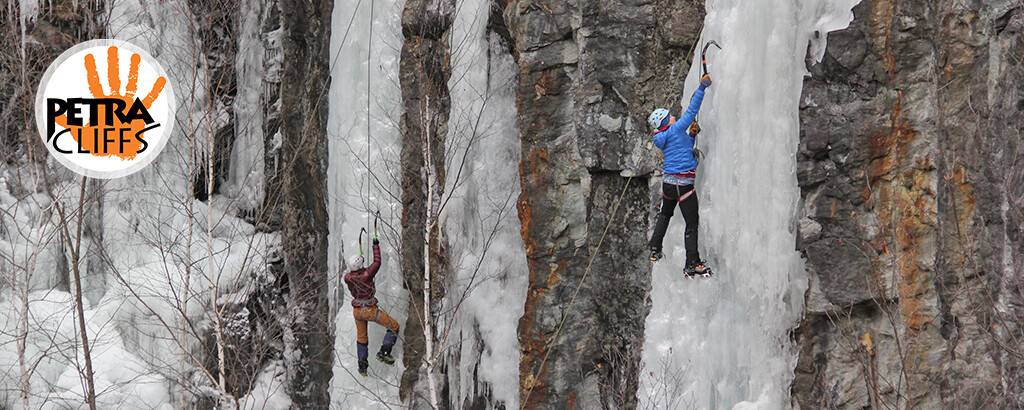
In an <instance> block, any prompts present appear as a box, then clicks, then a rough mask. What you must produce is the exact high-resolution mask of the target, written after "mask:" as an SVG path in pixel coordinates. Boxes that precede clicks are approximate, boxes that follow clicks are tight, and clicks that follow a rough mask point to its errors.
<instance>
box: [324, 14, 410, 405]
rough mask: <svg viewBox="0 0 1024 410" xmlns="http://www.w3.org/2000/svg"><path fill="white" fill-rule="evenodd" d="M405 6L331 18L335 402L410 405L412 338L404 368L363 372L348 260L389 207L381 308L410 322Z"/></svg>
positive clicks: (374, 367) (376, 343) (375, 366)
mask: <svg viewBox="0 0 1024 410" xmlns="http://www.w3.org/2000/svg"><path fill="white" fill-rule="evenodd" d="M402 3H403V2H402V1H397V0H373V1H371V0H338V1H335V3H334V14H333V16H332V17H331V22H332V23H331V24H332V27H331V75H332V79H331V89H330V94H329V99H330V100H329V101H330V113H331V115H330V119H329V120H328V133H329V138H330V142H329V145H330V147H329V148H330V157H329V158H330V165H329V171H328V184H329V188H328V191H329V198H328V201H329V204H328V206H329V209H330V218H331V233H330V238H329V241H330V245H329V246H330V257H329V262H328V263H329V266H330V272H332V274H333V275H334V276H333V277H332V280H331V284H332V287H333V289H334V292H333V294H334V298H333V299H334V300H335V301H336V302H335V303H338V304H339V305H340V306H338V312H339V313H338V316H337V318H336V321H335V326H336V327H335V328H336V333H335V334H336V337H335V356H334V360H335V369H334V378H333V379H332V380H331V383H332V390H331V400H332V402H333V403H334V405H335V406H337V407H338V408H346V409H360V408H380V407H381V406H382V405H383V404H386V405H389V406H395V407H398V406H401V403H400V401H399V399H398V382H399V380H401V375H402V371H403V370H404V368H403V367H402V360H401V351H402V346H403V343H402V341H401V339H400V340H399V342H398V344H397V345H396V346H395V349H394V352H395V357H396V362H395V365H394V366H390V367H389V366H386V365H383V364H381V363H380V362H377V361H376V360H372V359H371V360H370V371H369V374H370V375H369V377H366V378H364V377H362V376H360V375H359V373H358V367H357V364H356V340H355V338H356V327H355V322H354V321H353V319H352V307H351V305H350V304H349V302H350V301H351V299H350V296H349V294H348V289H346V288H345V287H344V283H343V282H342V280H341V275H344V266H343V265H344V262H343V260H344V259H348V256H351V255H354V254H358V253H359V250H358V244H357V242H358V238H359V229H360V228H366V230H367V231H368V232H369V235H371V236H372V234H373V233H372V229H373V220H372V219H373V216H372V215H373V214H374V213H376V212H377V211H380V215H381V220H380V223H379V236H380V241H381V249H382V251H383V265H382V266H381V270H380V271H379V273H378V274H377V278H376V284H377V299H378V300H379V301H380V307H381V308H383V309H384V310H385V311H387V312H388V314H389V315H391V316H392V317H394V318H395V320H397V321H398V322H399V323H400V324H403V325H404V324H405V318H406V315H407V312H406V310H407V301H408V294H407V292H406V291H405V290H404V289H403V288H402V282H401V278H402V275H401V272H400V271H399V269H400V266H401V265H400V264H399V260H398V249H399V246H400V244H399V243H398V241H399V239H400V238H401V236H400V234H401V226H399V221H400V218H401V203H400V198H401V193H402V192H401V185H400V184H399V175H400V174H399V170H400V169H401V166H400V164H399V162H398V159H399V155H398V153H399V150H400V149H401V147H400V146H399V136H400V134H399V128H398V125H399V124H398V121H399V118H400V115H401V112H402V106H401V93H400V90H399V88H398V62H399V59H398V56H399V51H400V50H401V48H402V33H401V25H400V18H401V15H402ZM371 9H372V12H371ZM371 13H372V18H371ZM371 29H372V30H371ZM367 110H369V111H367ZM367 120H369V127H368V126H367V124H368V123H367ZM368 131H369V132H368ZM342 247H344V249H342ZM363 247H364V253H365V255H364V257H365V258H366V260H367V264H369V263H370V259H371V258H372V252H371V250H370V249H371V248H370V238H369V237H364V238H363ZM339 286H340V287H339ZM339 302H340V303H339ZM369 330H370V332H369V334H370V354H371V355H373V354H374V353H375V352H376V351H377V349H378V348H379V347H380V343H381V339H382V338H383V336H384V328H383V327H381V326H379V325H375V324H371V325H370V327H369ZM382 403H383V404H382Z"/></svg>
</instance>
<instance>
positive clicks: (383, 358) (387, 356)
mask: <svg viewBox="0 0 1024 410" xmlns="http://www.w3.org/2000/svg"><path fill="white" fill-rule="evenodd" d="M377 360H378V361H380V362H381V363H384V364H386V365H392V364H395V358H394V357H392V356H391V352H386V351H384V350H381V351H379V352H377Z"/></svg>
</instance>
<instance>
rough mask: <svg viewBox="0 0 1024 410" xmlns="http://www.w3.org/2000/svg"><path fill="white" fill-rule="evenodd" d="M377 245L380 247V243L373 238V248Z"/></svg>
mask: <svg viewBox="0 0 1024 410" xmlns="http://www.w3.org/2000/svg"><path fill="white" fill-rule="evenodd" d="M377 245H380V241H378V240H377V238H373V246H377Z"/></svg>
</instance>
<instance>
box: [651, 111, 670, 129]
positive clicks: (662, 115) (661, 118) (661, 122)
mask: <svg viewBox="0 0 1024 410" xmlns="http://www.w3.org/2000/svg"><path fill="white" fill-rule="evenodd" d="M667 121H668V108H658V109H656V110H654V112H652V113H651V116H650V117H647V123H648V124H650V125H651V128H652V129H654V130H655V131H657V130H658V129H659V128H661V127H663V126H665V125H668V124H666V122H667Z"/></svg>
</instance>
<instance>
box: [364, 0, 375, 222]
mask: <svg viewBox="0 0 1024 410" xmlns="http://www.w3.org/2000/svg"><path fill="white" fill-rule="evenodd" d="M374 3H375V2H374V0H371V1H370V20H369V24H370V30H369V35H368V36H366V37H367V39H366V209H367V212H366V226H370V212H369V209H370V173H371V172H373V171H371V170H370V145H371V143H370V96H371V94H370V72H371V70H370V57H371V56H373V9H374ZM373 239H377V221H376V220H374V221H373Z"/></svg>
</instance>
